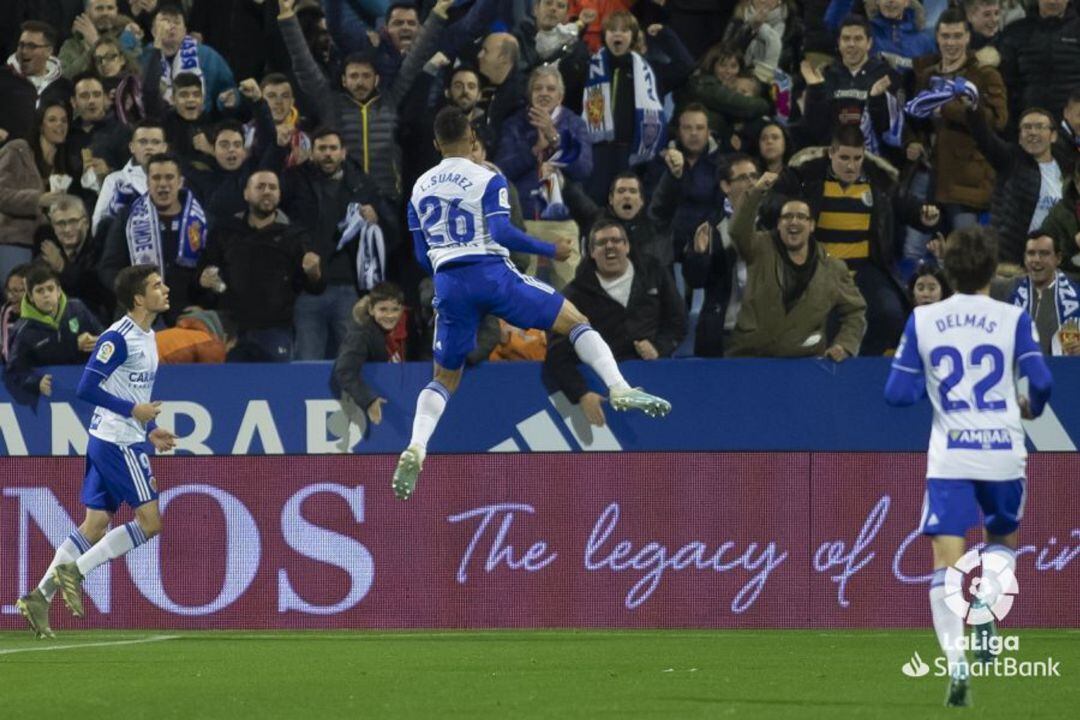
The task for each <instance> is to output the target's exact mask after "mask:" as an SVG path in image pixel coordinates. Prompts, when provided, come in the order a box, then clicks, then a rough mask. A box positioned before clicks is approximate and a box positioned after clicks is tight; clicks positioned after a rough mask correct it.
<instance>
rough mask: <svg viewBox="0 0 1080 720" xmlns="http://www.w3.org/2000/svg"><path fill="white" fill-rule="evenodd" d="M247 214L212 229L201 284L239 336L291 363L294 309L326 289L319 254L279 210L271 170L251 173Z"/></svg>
mask: <svg viewBox="0 0 1080 720" xmlns="http://www.w3.org/2000/svg"><path fill="white" fill-rule="evenodd" d="M244 199H245V200H247V203H248V209H247V211H246V212H244V213H241V214H239V215H237V216H235V217H231V218H227V219H225V220H224V221H223V222H220V223H219V224H217V225H215V226H214V227H213V229H212V230H211V231H210V237H209V239H208V240H207V243H206V252H204V253H203V254H202V257H201V258H200V262H199V284H200V285H201V286H202V287H204V288H207V289H208V290H212V291H214V292H216V293H219V294H223V295H224V298H223V306H224V308H225V309H227V310H229V311H230V312H231V313H232V316H233V317H234V318H235V319H236V324H237V326H238V327H239V329H240V333H241V337H242V338H243V339H244V340H246V341H249V342H253V343H255V344H257V345H258V346H259V347H261V348H262V349H263V350H265V351H266V352H267V353H268V354H269V355H270V357H271V358H272V359H273V360H276V361H281V362H285V361H288V360H290V359H291V358H292V344H293V343H292V325H293V307H294V306H295V305H296V298H297V297H299V295H300V293H301V291H306V292H309V293H313V294H318V293H321V292H322V291H323V289H324V288H325V286H326V285H325V282H324V281H323V279H322V270H321V267H320V260H319V255H318V254H317V253H315V252H313V251H312V250H311V249H310V246H309V245H308V241H307V235H306V233H305V232H304V231H303V230H302V229H301V228H300V227H299V226H293V225H290V224H289V218H288V217H287V216H286V215H285V213H283V212H281V211H280V210H278V203H279V202H280V200H281V189H280V185H279V183H278V177H277V175H276V174H275V173H274V172H273V171H270V170H259V171H256V172H254V173H252V175H251V177H250V178H248V182H247V186H246V187H245V188H244Z"/></svg>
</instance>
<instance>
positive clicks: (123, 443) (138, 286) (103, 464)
mask: <svg viewBox="0 0 1080 720" xmlns="http://www.w3.org/2000/svg"><path fill="white" fill-rule="evenodd" d="M116 297H117V300H118V301H119V303H120V305H121V306H122V307H123V308H125V309H126V310H127V314H126V315H125V316H124V317H123V318H122V319H120V320H118V321H117V322H115V323H113V325H112V326H111V327H110V328H109V329H108V330H106V331H105V332H103V333H102V334H101V336H100V337H99V338H98V341H97V345H96V346H95V348H94V353H93V355H92V356H91V358H90V361H89V362H88V363H87V364H86V369H85V370H84V371H83V376H82V379H81V380H80V382H79V387H78V390H77V394H78V396H79V398H81V399H83V400H86V401H88V402H91V403H93V404H94V405H95V406H96V408H95V410H94V416H93V419H92V420H91V421H90V438H89V440H88V442H87V446H86V475H85V477H84V478H83V487H82V496H81V499H82V503H83V505H85V506H86V519H85V520H84V521H83V523H82V525H80V526H79V527H78V528H77V529H76V530H75V531H74V532H72V533H71V535H70V536H68V538H67V539H66V540H65V541H64V542H63V543H61V545H60V547H59V548H57V550H56V555H55V556H54V557H53V561H52V563H51V564H50V565H49V568H48V570H47V571H46V572H45V577H43V578H42V580H41V582H40V583H39V584H38V586H37V588H35V589H34V590H33V591H32V592H30V593H29V594H27V595H24V596H23V597H21V598H19V599H18V601H16V603H15V604H16V607H18V609H19V611H20V612H21V613H22V615H23V617H25V618H26V620H27V622H28V623H29V624H30V627H31V628H32V629H33V630H34V632H36V633H37V634H38V637H53V632H52V630H51V628H50V627H49V606H50V604H51V602H52V598H53V595H54V594H55V593H56V590H57V588H59V589H60V591H61V592H62V594H63V596H64V603H65V604H66V605H67V606H68V608H69V609H70V610H71V612H72V613H74V614H75V616H76V617H82V616H83V605H82V587H81V586H82V579H83V577H85V576H86V575H87V574H89V573H90V572H91V571H92V570H94V568H96V567H98V566H100V565H103V564H104V563H106V562H108V561H109V560H113V559H115V558H118V557H120V556H122V555H124V554H126V553H127V552H129V551H131V550H132V549H134V548H136V547H138V546H139V545H142V544H143V543H145V542H147V541H148V540H149V539H150V538H152V537H154V536H155V535H157V534H158V533H159V532H160V531H161V514H160V512H159V510H158V501H157V499H158V489H157V482H156V481H155V479H154V474H153V472H152V471H151V469H150V458H149V455H151V454H153V452H154V450H155V448H156V449H157V450H170V449H172V448H173V447H174V445H175V441H176V438H175V437H174V436H173V434H172V433H170V432H169V431H168V430H165V429H164V428H159V427H157V426H156V425H155V423H154V418H155V417H156V416H157V414H158V412H159V411H160V410H159V406H160V405H161V403H160V402H152V401H151V399H150V398H151V392H152V391H153V389H154V377H155V375H156V374H157V367H158V355H157V345H156V343H155V341H154V331H153V330H152V329H151V326H152V325H153V323H154V320H155V319H156V318H157V316H158V314H159V313H162V312H164V311H166V310H168V309H169V289H168V287H166V286H165V283H164V282H163V281H162V279H161V275H160V273H159V271H158V268H156V267H154V266H153V265H136V266H134V267H129V268H125V269H124V270H122V271H121V272H120V273H119V275H117V278H116ZM121 503H127V504H128V505H129V506H130V507H131V508H132V509H133V511H134V514H135V520H133V521H131V522H129V523H127V524H125V525H122V526H120V527H117V528H113V529H112V530H109V525H110V523H111V522H112V517H113V515H114V514H115V513H116V511H117V510H118V509H119V507H120V505H121Z"/></svg>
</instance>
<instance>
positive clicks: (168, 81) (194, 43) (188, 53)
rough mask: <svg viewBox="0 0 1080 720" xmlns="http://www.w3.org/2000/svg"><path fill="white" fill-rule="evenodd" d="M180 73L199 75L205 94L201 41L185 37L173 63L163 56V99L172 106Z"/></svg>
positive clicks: (189, 36) (188, 36)
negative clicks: (200, 49) (175, 80)
mask: <svg viewBox="0 0 1080 720" xmlns="http://www.w3.org/2000/svg"><path fill="white" fill-rule="evenodd" d="M180 73H192V74H193V75H198V76H199V80H201V81H202V83H203V91H204V92H205V90H206V80H205V78H203V71H202V67H201V66H200V65H199V41H198V40H196V39H195V38H193V37H192V36H191V35H185V36H184V39H183V40H181V41H180V49H179V50H177V51H176V56H175V57H173V59H172V63H170V62H169V61H168V60H166V59H165V56H164V55H162V56H161V99H162V100H164V101H165V102H167V103H169V104H170V105H171V104H172V99H173V78H174V77H176V76H177V75H179V74H180Z"/></svg>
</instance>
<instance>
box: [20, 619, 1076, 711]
mask: <svg viewBox="0 0 1080 720" xmlns="http://www.w3.org/2000/svg"><path fill="white" fill-rule="evenodd" d="M1016 634H1018V635H1019V636H1020V650H1019V652H1018V653H1016V655H1015V656H1016V657H1017V658H1018V659H1020V660H1025V659H1029V660H1036V659H1045V658H1046V657H1047V656H1052V657H1053V658H1054V659H1055V660H1057V661H1058V662H1059V663H1060V672H1061V677H1058V678H1019V677H1013V678H975V679H973V684H972V694H973V699H974V702H975V706H974V707H973V708H970V709H946V708H944V707H942V701H943V699H944V693H945V680H944V679H943V678H938V677H934V675H933V672H931V673H930V674H929V675H928V676H926V677H922V678H909V677H906V676H905V675H903V674H902V673H901V671H900V668H901V665H902V664H903V663H904V662H905V661H906V660H908V659H909V658H910V657H911V655H912V652H913V651H918V652H919V654H920V655H921V656H922V657H923V658H924V659H926V660H927V662H929V663H931V665H933V661H932V658H935V657H936V656H937V654H938V653H937V647H936V643H935V641H934V638H933V633H932V631H931V630H929V629H927V630H920V631H914V630H911V631H909V630H900V631H863V632H860V631H836V632H824V631H813V630H797V631H783V630H746V631H679V630H673V631H657V630H649V631H562V630H560V631H548V630H538V631H528V632H516V631H515V632H511V631H490V632H396V633H385V632H349V631H337V632H214V631H205V632H169V631H147V630H144V631H126V632H117V631H106V630H102V631H88V632H64V633H62V634H60V635H59V636H58V637H57V639H56V640H53V641H37V640H34V639H33V637H32V635H30V634H29V633H28V632H26V633H15V632H3V633H0V717H3V718H28V717H86V718H104V717H118V718H124V719H125V720H136V719H139V718H148V719H151V718H152V719H154V720H164V719H166V718H183V719H185V720H187V719H198V720H214V719H217V718H222V719H225V718H228V719H229V720H235V719H237V718H259V719H260V720H262V719H266V718H297V719H306V718H319V719H322V718H350V719H354V718H381V717H385V718H534V717H535V718H718V717H747V718H774V717H775V718H829V719H830V720H831V719H836V718H896V719H898V720H899V719H901V718H903V719H904V720H907V719H909V718H920V719H921V718H938V717H941V718H957V717H967V718H975V717H978V718H1007V719H1008V720H1016V719H1017V718H1030V717H1045V718H1066V717H1076V714H1075V713H1076V709H1077V708H1078V707H1080V681H1078V677H1080V631H1076V630H1021V631H1017V633H1016Z"/></svg>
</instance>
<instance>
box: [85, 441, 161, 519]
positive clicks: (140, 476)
mask: <svg viewBox="0 0 1080 720" xmlns="http://www.w3.org/2000/svg"><path fill="white" fill-rule="evenodd" d="M153 453H154V446H153V445H151V444H150V443H148V442H143V443H135V444H132V445H118V444H116V443H111V442H108V441H107V440H102V439H101V438H97V437H94V436H93V435H91V436H90V440H89V442H88V443H87V445H86V476H85V477H84V478H83V487H82V502H83V505H85V506H86V507H88V508H91V509H93V510H104V511H105V512H107V513H110V514H111V513H114V512H116V511H117V510H118V509H119V508H120V503H127V504H128V505H129V506H131V507H133V508H137V507H139V506H140V505H145V504H146V503H148V502H150V501H151V500H157V498H158V490H157V481H156V480H155V479H154V473H153V471H152V470H151V469H150V455H152V454H153Z"/></svg>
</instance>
